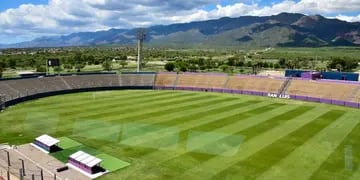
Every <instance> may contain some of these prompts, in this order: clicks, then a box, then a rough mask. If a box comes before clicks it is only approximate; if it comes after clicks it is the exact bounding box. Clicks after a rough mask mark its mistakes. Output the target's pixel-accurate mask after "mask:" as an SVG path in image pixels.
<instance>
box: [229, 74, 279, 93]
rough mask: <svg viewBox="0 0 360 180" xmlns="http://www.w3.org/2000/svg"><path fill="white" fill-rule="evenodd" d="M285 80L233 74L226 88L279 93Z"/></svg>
mask: <svg viewBox="0 0 360 180" xmlns="http://www.w3.org/2000/svg"><path fill="white" fill-rule="evenodd" d="M284 80H285V79H275V78H268V77H265V76H233V77H231V78H230V80H229V82H228V83H227V86H226V89H231V90H243V91H256V92H266V93H277V92H278V91H279V89H280V87H281V85H282V84H283V83H284Z"/></svg>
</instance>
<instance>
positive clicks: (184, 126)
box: [138, 102, 267, 144]
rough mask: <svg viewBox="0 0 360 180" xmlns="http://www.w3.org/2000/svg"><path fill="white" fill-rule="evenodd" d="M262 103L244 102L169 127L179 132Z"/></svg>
mask: <svg viewBox="0 0 360 180" xmlns="http://www.w3.org/2000/svg"><path fill="white" fill-rule="evenodd" d="M264 104H267V103H264V102H263V103H255V104H252V103H250V102H244V106H242V107H238V108H237V109H229V110H228V111H224V112H221V113H218V114H217V115H216V116H214V115H212V114H208V115H207V116H201V117H198V119H191V120H190V121H187V122H183V123H181V124H178V125H176V126H169V127H176V128H178V130H179V131H180V133H181V132H182V131H187V130H189V129H191V128H193V127H194V126H200V125H203V124H207V123H209V122H213V121H216V120H217V119H219V118H223V117H227V116H229V115H231V114H238V113H239V111H240V112H244V111H248V110H250V109H254V108H257V107H260V106H263V105H264ZM170 121H171V120H170ZM166 130H167V129H166V128H164V130H163V131H164V132H166ZM158 134H161V131H159V132H158ZM157 138H159V139H161V138H163V136H161V135H160V136H157ZM155 141H156V140H155ZM138 143H139V144H141V143H147V141H144V142H141V141H138Z"/></svg>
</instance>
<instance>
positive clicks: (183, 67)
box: [177, 61, 189, 72]
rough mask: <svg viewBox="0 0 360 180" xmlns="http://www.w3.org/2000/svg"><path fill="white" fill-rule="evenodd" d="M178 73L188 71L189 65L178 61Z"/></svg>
mask: <svg viewBox="0 0 360 180" xmlns="http://www.w3.org/2000/svg"><path fill="white" fill-rule="evenodd" d="M177 66H178V69H179V71H182V72H186V71H187V70H188V67H189V64H188V63H186V62H183V61H180V62H179V63H178V64H177Z"/></svg>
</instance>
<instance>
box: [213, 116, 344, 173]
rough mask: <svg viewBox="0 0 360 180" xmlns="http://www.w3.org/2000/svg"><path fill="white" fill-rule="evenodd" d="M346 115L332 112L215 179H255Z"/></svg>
mask: <svg viewBox="0 0 360 180" xmlns="http://www.w3.org/2000/svg"><path fill="white" fill-rule="evenodd" d="M345 113H346V112H345V111H341V110H331V111H329V112H327V113H325V114H324V115H322V116H320V117H318V118H316V119H315V120H314V121H312V122H310V123H309V124H307V125H305V126H304V127H302V128H300V129H298V130H296V131H294V132H292V133H290V134H289V135H287V136H285V137H283V138H281V139H280V140H278V141H276V142H274V143H273V144H271V145H269V146H268V147H266V148H263V149H262V150H260V151H259V152H257V153H255V154H253V155H252V156H250V157H248V158H247V159H246V160H243V161H240V162H239V163H237V164H236V165H234V166H232V167H230V168H228V169H226V170H224V171H222V172H220V173H218V174H217V175H216V176H215V177H214V178H213V179H217V178H219V177H227V176H230V177H243V178H246V179H255V178H257V177H258V176H259V175H260V174H261V173H263V172H265V171H266V170H267V169H269V168H271V166H273V165H274V164H276V163H277V162H279V161H280V160H281V159H283V158H284V157H286V156H287V155H289V154H290V153H291V152H293V151H294V150H295V149H296V148H298V147H300V146H301V145H303V144H304V143H305V142H306V141H307V140H309V139H310V138H312V137H313V136H315V135H316V134H317V133H318V132H319V131H321V130H322V129H324V128H326V127H327V126H328V125H330V124H331V123H333V122H334V121H336V120H337V119H338V118H340V117H341V116H343V115H344V114H345Z"/></svg>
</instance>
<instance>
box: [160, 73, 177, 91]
mask: <svg viewBox="0 0 360 180" xmlns="http://www.w3.org/2000/svg"><path fill="white" fill-rule="evenodd" d="M177 77H178V75H177V74H176V73H160V74H158V75H157V76H156V81H155V84H156V86H157V87H159V88H167V87H170V88H173V87H175V83H176V80H177Z"/></svg>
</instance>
